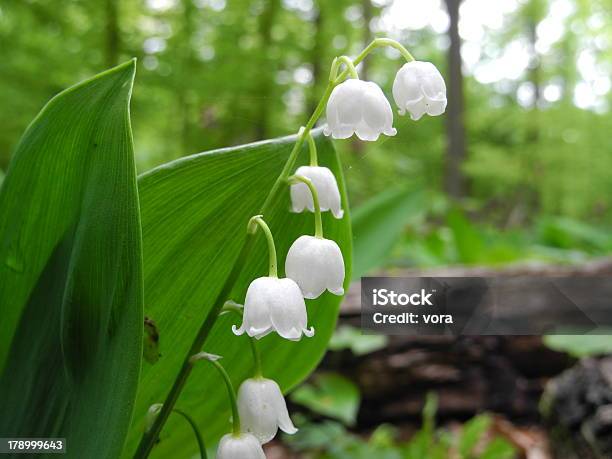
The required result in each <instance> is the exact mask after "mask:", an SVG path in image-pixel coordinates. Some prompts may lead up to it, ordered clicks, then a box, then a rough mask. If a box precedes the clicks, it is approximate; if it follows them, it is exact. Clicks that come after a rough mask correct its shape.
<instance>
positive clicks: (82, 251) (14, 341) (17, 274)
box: [0, 61, 143, 458]
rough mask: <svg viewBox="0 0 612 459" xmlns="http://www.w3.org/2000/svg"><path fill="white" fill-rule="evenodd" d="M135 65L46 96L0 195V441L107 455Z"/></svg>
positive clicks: (133, 224)
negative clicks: (48, 440)
mask: <svg viewBox="0 0 612 459" xmlns="http://www.w3.org/2000/svg"><path fill="white" fill-rule="evenodd" d="M134 71H135V63H134V62H133V61H132V62H128V63H126V64H123V65H121V66H119V67H116V68H114V69H111V70H109V71H107V72H105V73H102V74H100V75H98V76H96V77H94V78H92V79H90V80H87V81H85V82H83V83H81V84H79V85H77V86H74V87H72V88H70V89H68V90H66V91H64V92H62V93H61V94H59V95H58V96H56V97H55V98H53V99H52V100H51V101H50V102H49V103H48V104H47V105H46V106H45V108H44V109H43V110H42V112H41V113H40V114H39V115H38V117H37V118H36V119H35V120H34V121H33V122H32V124H31V125H30V126H29V127H28V129H27V131H26V132H25V134H24V136H23V138H22V139H21V142H20V143H19V145H18V147H17V151H16V152H15V154H14V156H13V159H12V162H11V164H10V167H9V170H8V172H7V175H6V179H5V181H4V184H3V186H2V189H1V190H0V317H1V320H0V368H3V373H2V376H1V378H0V394H2V396H1V397H0V436H2V437H66V438H67V457H73V458H94V457H95V458H115V457H117V455H118V454H119V453H120V451H121V448H122V446H123V443H124V440H125V435H126V432H127V429H128V427H129V423H130V417H131V413H132V408H133V404H134V398H135V394H136V388H137V383H138V375H139V370H140V364H141V354H142V330H143V318H142V258H141V231H140V220H139V212H138V195H137V188H136V174H135V168H134V159H133V145H132V134H131V129H130V121H129V100H130V94H131V89H132V82H133V79H134Z"/></svg>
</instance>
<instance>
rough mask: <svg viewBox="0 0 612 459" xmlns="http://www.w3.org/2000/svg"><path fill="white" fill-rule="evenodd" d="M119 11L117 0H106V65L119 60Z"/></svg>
mask: <svg viewBox="0 0 612 459" xmlns="http://www.w3.org/2000/svg"><path fill="white" fill-rule="evenodd" d="M118 61H119V12H118V8H117V0H106V66H107V67H114V66H115V65H117V64H118V63H119V62H118Z"/></svg>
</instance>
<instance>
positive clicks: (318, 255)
mask: <svg viewBox="0 0 612 459" xmlns="http://www.w3.org/2000/svg"><path fill="white" fill-rule="evenodd" d="M298 171H299V169H298ZM295 182H300V183H302V184H304V186H305V187H306V188H307V189H308V191H309V193H310V194H311V198H312V201H313V205H314V212H315V235H314V236H300V237H299V238H298V239H296V240H295V242H294V243H293V244H292V245H291V247H290V248H289V251H288V252H287V260H286V262H285V272H286V273H287V277H289V278H291V279H293V280H294V281H295V282H296V283H297V284H298V285H299V286H300V289H301V290H302V294H303V295H304V298H309V299H313V298H317V297H319V296H320V295H321V294H322V293H323V292H324V291H325V290H326V289H327V290H329V291H330V292H331V293H333V294H334V295H343V294H344V287H343V285H344V259H343V257H342V251H341V250H340V247H338V244H336V242H334V241H332V240H331V239H325V238H324V237H323V223H322V220H321V208H320V206H319V199H318V192H317V189H316V187H315V186H314V184H313V182H312V181H311V180H310V179H308V178H306V177H303V176H301V175H294V176H292V177H291V178H290V183H295Z"/></svg>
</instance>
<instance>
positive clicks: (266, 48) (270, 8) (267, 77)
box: [255, 0, 280, 139]
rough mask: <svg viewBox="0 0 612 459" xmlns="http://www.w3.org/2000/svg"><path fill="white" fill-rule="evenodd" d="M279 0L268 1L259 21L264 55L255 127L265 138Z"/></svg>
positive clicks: (259, 136) (257, 132)
mask: <svg viewBox="0 0 612 459" xmlns="http://www.w3.org/2000/svg"><path fill="white" fill-rule="evenodd" d="M279 6H280V2H279V0H269V1H268V2H266V8H265V10H264V12H263V13H262V15H261V20H260V22H259V36H260V38H261V52H262V55H263V60H262V67H261V68H260V69H259V73H260V79H261V80H260V84H259V97H261V104H260V105H259V113H258V122H257V124H256V127H255V134H256V136H257V138H258V139H265V138H266V137H267V134H268V123H269V117H270V92H271V89H272V83H271V82H272V80H273V78H272V75H273V74H274V72H273V68H272V67H273V61H272V60H271V59H270V57H269V54H270V45H271V44H272V26H273V24H274V21H275V19H276V13H277V11H278V9H279Z"/></svg>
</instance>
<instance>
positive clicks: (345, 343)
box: [329, 325, 389, 355]
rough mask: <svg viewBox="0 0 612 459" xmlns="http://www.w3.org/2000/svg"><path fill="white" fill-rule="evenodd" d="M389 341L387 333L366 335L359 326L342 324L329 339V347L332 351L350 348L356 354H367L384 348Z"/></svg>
mask: <svg viewBox="0 0 612 459" xmlns="http://www.w3.org/2000/svg"><path fill="white" fill-rule="evenodd" d="M388 341H389V338H388V337H387V336H386V335H364V334H363V333H361V330H360V329H359V328H356V327H352V326H350V325H341V326H340V327H338V328H337V330H336V331H335V332H334V334H333V336H332V338H331V340H330V341H329V349H330V350H332V351H340V350H342V349H350V350H351V352H352V353H353V354H355V355H365V354H369V353H371V352H375V351H378V350H380V349H384V348H385V346H386V345H387V343H388Z"/></svg>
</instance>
